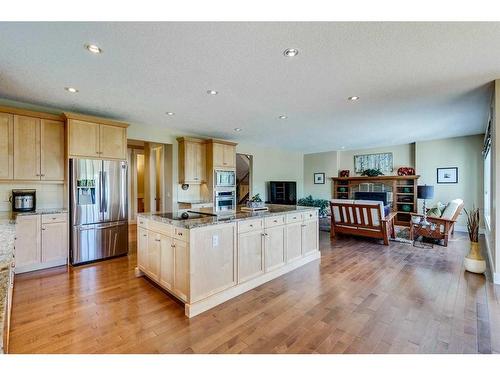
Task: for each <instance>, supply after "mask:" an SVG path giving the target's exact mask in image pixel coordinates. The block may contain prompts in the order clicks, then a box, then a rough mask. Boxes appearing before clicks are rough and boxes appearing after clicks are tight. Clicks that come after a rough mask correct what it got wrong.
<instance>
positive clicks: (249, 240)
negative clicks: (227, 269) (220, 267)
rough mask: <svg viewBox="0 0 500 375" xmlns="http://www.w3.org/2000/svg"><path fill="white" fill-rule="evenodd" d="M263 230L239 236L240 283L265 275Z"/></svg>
mask: <svg viewBox="0 0 500 375" xmlns="http://www.w3.org/2000/svg"><path fill="white" fill-rule="evenodd" d="M264 235H265V233H264V231H263V230H256V231H252V232H246V233H240V234H239V235H238V282H239V283H241V282H244V281H247V280H250V279H253V278H254V277H257V276H259V275H261V274H263V273H264V239H263V237H264Z"/></svg>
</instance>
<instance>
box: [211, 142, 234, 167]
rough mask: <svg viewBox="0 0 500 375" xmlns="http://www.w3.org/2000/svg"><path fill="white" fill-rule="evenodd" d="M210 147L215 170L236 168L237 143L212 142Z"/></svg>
mask: <svg viewBox="0 0 500 375" xmlns="http://www.w3.org/2000/svg"><path fill="white" fill-rule="evenodd" d="M208 145H209V147H210V149H211V150H210V152H209V154H210V155H211V157H212V165H213V167H214V168H236V143H232V142H227V141H218V140H211V141H210V142H209V144H208Z"/></svg>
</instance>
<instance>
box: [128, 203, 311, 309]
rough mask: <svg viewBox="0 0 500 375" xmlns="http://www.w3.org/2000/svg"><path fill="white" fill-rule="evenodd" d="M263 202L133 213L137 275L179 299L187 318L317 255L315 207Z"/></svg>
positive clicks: (309, 260) (292, 268)
mask: <svg viewBox="0 0 500 375" xmlns="http://www.w3.org/2000/svg"><path fill="white" fill-rule="evenodd" d="M268 207H269V210H268V211H260V212H242V211H239V210H238V211H236V212H235V213H234V214H230V215H224V216H212V215H210V216H209V215H194V218H187V219H183V218H182V217H179V216H177V215H172V214H171V213H170V214H169V213H163V214H162V213H146V214H139V215H138V219H137V225H138V229H137V275H138V276H146V277H147V278H148V279H150V280H152V281H154V282H155V283H156V284H157V285H158V286H159V287H161V288H162V289H165V290H166V291H168V292H169V293H170V294H172V295H174V296H175V297H177V298H178V299H180V300H181V301H182V302H184V304H185V314H186V316H188V317H193V316H195V315H198V314H200V313H202V312H204V311H206V310H209V309H211V308H213V307H215V306H217V305H219V304H221V303H223V302H225V301H227V300H229V299H231V298H234V297H236V296H238V295H240V294H242V293H244V292H247V291H249V290H251V289H253V288H255V287H257V286H259V285H261V284H264V283H266V282H268V281H270V280H272V279H274V278H276V277H279V276H281V275H284V274H286V273H288V272H290V271H292V270H294V269H296V268H298V267H301V266H303V265H305V264H307V263H309V262H312V261H315V260H317V259H319V258H320V252H319V232H318V230H319V229H318V210H317V209H315V208H311V207H299V206H280V205H269V206H268ZM207 213H208V212H207Z"/></svg>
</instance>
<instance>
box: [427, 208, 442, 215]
mask: <svg viewBox="0 0 500 375" xmlns="http://www.w3.org/2000/svg"><path fill="white" fill-rule="evenodd" d="M442 214H443V213H442V212H441V210H440V209H439V206H436V207H432V208H431V209H429V211H427V216H431V217H441V215H442Z"/></svg>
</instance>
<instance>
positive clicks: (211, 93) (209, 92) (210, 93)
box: [207, 90, 219, 95]
mask: <svg viewBox="0 0 500 375" xmlns="http://www.w3.org/2000/svg"><path fill="white" fill-rule="evenodd" d="M218 93H219V92H218V91H215V90H207V94H208V95H217V94H218Z"/></svg>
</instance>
